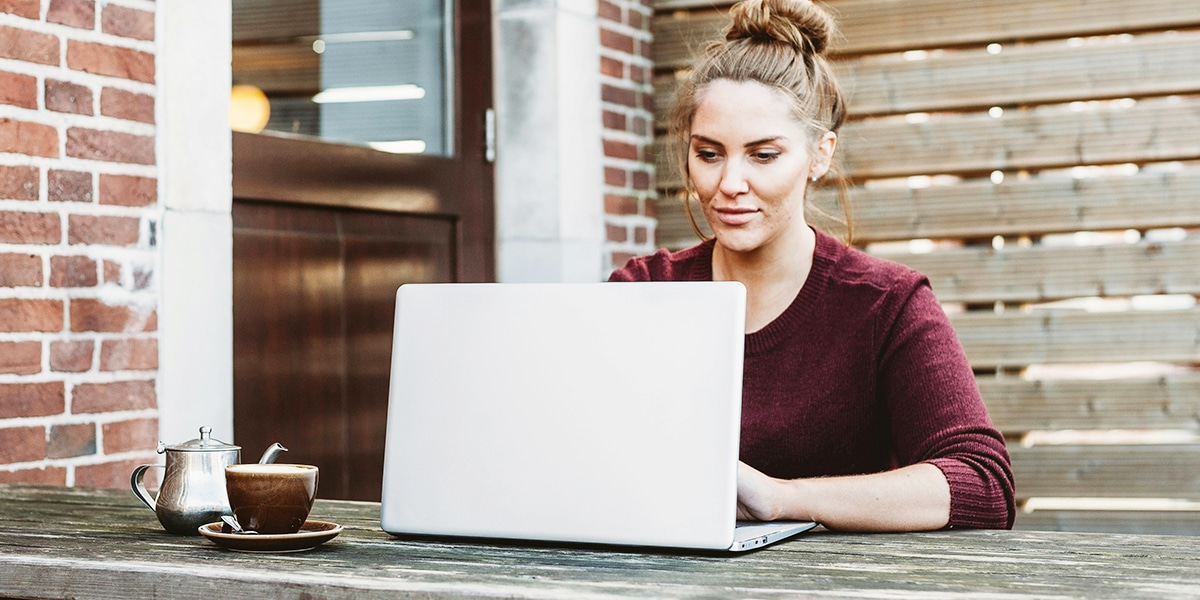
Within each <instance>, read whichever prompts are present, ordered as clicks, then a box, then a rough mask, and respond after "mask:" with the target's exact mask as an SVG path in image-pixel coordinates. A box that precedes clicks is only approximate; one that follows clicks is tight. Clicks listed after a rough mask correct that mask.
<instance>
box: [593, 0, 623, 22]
mask: <svg viewBox="0 0 1200 600" xmlns="http://www.w3.org/2000/svg"><path fill="white" fill-rule="evenodd" d="M596 14H597V15H598V16H599V17H600V18H601V19H608V20H609V21H616V22H617V23H620V22H621V7H620V6H617V5H616V4H613V3H612V2H608V0H600V1H599V2H598V3H597V7H596Z"/></svg>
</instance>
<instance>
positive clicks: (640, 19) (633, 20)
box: [625, 10, 649, 31]
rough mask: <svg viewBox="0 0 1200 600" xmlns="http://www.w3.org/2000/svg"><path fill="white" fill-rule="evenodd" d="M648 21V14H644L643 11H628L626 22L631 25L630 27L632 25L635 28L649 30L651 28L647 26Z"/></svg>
mask: <svg viewBox="0 0 1200 600" xmlns="http://www.w3.org/2000/svg"><path fill="white" fill-rule="evenodd" d="M646 22H647V19H646V15H643V14H642V13H640V12H638V11H636V10H630V11H629V12H627V13H626V19H625V24H626V25H629V26H630V27H632V28H634V29H638V30H641V31H647V30H648V29H649V28H648V27H646Z"/></svg>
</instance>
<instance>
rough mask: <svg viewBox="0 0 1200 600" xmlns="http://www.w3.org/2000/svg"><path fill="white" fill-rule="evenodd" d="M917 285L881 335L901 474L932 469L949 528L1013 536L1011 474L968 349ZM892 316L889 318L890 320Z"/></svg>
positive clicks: (883, 388) (883, 389)
mask: <svg viewBox="0 0 1200 600" xmlns="http://www.w3.org/2000/svg"><path fill="white" fill-rule="evenodd" d="M914 277H919V280H918V281H916V285H915V286H913V282H912V281H909V282H907V284H906V286H905V287H906V288H908V290H909V293H907V294H900V295H897V296H893V297H899V298H905V299H906V301H904V302H901V303H900V306H899V307H898V309H897V310H896V311H895V312H894V313H893V314H894V319H888V318H884V319H881V322H880V323H879V324H880V326H881V327H882V328H883V330H882V331H878V332H877V336H878V337H877V339H878V340H879V341H880V342H881V346H880V360H879V363H878V365H879V369H880V371H879V373H878V376H879V383H880V388H879V389H880V393H881V394H883V397H882V398H881V400H882V401H883V402H885V405H886V406H887V407H888V411H889V413H890V414H891V428H892V431H891V433H892V439H893V442H894V445H895V446H894V452H895V459H896V461H897V462H898V464H899V466H904V465H910V464H915V463H919V462H928V463H931V464H933V465H935V466H937V467H938V468H939V469H941V471H942V473H943V474H945V476H946V480H947V481H948V482H949V484H950V521H949V524H948V527H977V528H1009V529H1010V528H1012V525H1013V519H1014V518H1015V516H1016V507H1015V493H1014V484H1013V476H1012V467H1011V465H1010V463H1009V456H1008V451H1007V449H1006V448H1005V444H1004V438H1003V436H1001V434H1000V433H999V432H998V431H997V430H996V429H995V427H994V426H993V425H992V422H991V418H990V417H989V416H988V414H987V409H986V408H985V407H984V404H983V400H982V398H981V397H980V395H979V388H978V385H977V384H976V382H975V376H974V373H973V372H972V371H971V367H970V364H969V363H968V362H967V358H966V355H965V353H964V352H963V349H962V345H961V343H960V342H959V341H958V338H957V336H956V335H955V333H954V330H953V328H952V326H951V324H950V321H949V319H948V318H947V317H946V314H945V312H944V311H943V310H942V308H941V305H940V304H938V302H937V299H936V298H935V297H934V295H933V291H932V290H931V289H930V287H929V285H928V281H927V280H925V279H924V278H923V277H920V276H919V275H916V274H914ZM887 313H888V311H886V310H885V311H884V313H883V314H884V315H885V317H886V315H887Z"/></svg>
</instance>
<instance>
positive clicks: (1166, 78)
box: [654, 0, 1200, 534]
mask: <svg viewBox="0 0 1200 600" xmlns="http://www.w3.org/2000/svg"><path fill="white" fill-rule="evenodd" d="M731 4H732V2H730V1H728V0H657V2H656V11H657V12H656V17H655V23H654V32H655V36H656V37H655V65H656V72H655V85H656V97H655V107H656V117H657V123H656V125H657V127H658V130H659V132H660V133H662V132H663V128H664V126H665V116H666V114H667V113H668V110H669V107H670V102H671V96H672V94H673V90H674V85H675V81H676V80H677V77H678V76H679V74H680V73H681V72H682V71H683V70H684V69H686V68H687V66H688V65H689V64H690V63H691V61H692V59H693V57H694V56H695V55H696V53H697V52H698V51H699V50H700V49H702V48H703V47H704V46H705V45H707V44H708V43H709V42H710V41H712V40H715V39H718V38H719V36H720V34H721V31H722V30H723V28H724V27H725V26H726V25H727V23H728V16H727V11H728V8H729V6H730V5H731ZM823 5H824V6H826V7H827V8H829V9H831V10H832V11H833V12H834V13H835V15H837V16H838V18H839V23H840V26H841V38H840V39H838V40H836V41H835V43H834V45H833V48H832V50H831V55H832V58H833V59H834V61H835V68H836V69H837V72H838V75H839V77H840V79H841V81H842V83H843V86H844V88H845V89H846V91H847V93H848V94H849V104H850V113H851V116H850V119H849V121H848V122H847V124H846V125H845V126H844V128H843V130H842V132H841V145H840V146H839V153H840V162H841V168H842V171H843V175H844V176H845V179H846V181H847V183H848V198H849V200H850V205H851V207H852V209H853V211H852V212H853V243H855V245H857V246H859V247H862V248H864V249H866V250H867V251H868V252H872V253H875V254H878V255H880V256H883V257H885V258H889V259H892V260H896V261H899V262H904V263H906V264H909V265H910V266H912V267H913V268H916V269H918V270H920V271H922V272H923V273H926V274H927V275H928V276H929V278H930V281H931V283H932V285H933V288H934V291H935V292H936V293H937V295H938V297H939V299H940V300H941V301H942V302H943V303H944V305H945V306H946V308H947V311H948V312H949V313H950V317H951V322H952V323H953V324H954V326H955V329H956V331H958V334H959V337H960V339H961V340H962V342H963V346H964V349H965V350H966V352H967V356H968V358H969V359H970V360H971V363H972V365H973V367H974V368H975V369H976V375H977V380H978V381H979V385H980V390H981V393H982V394H983V397H984V400H985V402H987V404H988V407H989V410H990V411H991V414H992V418H993V420H994V421H995V422H996V424H997V426H998V427H999V428H1000V429H1001V430H1002V431H1003V432H1004V434H1005V436H1006V437H1007V438H1008V440H1009V447H1010V452H1011V454H1012V456H1013V465H1014V470H1015V472H1016V477H1017V489H1018V496H1019V501H1020V502H1021V506H1022V509H1023V510H1022V512H1021V513H1020V514H1019V516H1018V519H1017V527H1019V528H1036V529H1070V530H1079V531H1145V532H1154V533H1183V534H1200V368H1197V367H1198V366H1200V305H1197V303H1196V297H1197V296H1200V69H1197V68H1196V65H1198V64H1200V8H1197V6H1196V4H1195V0H1147V1H1146V2H1137V3H1133V2H1127V1H1116V0H1098V1H1097V0H1087V1H1085V0H1060V1H1054V2H1046V1H1045V0H1005V1H1003V2H1001V1H999V0H981V1H978V2H961V1H958V0H925V1H922V2H906V1H904V0H828V1H826V2H824V3H823ZM665 148H666V144H665V141H664V139H663V138H662V137H661V136H660V139H659V144H658V149H657V151H658V172H657V187H658V189H659V192H660V199H659V201H658V205H657V211H658V215H659V224H658V232H657V240H658V243H659V245H661V246H663V247H667V248H679V247H683V246H687V245H691V244H693V243H695V242H696V241H697V238H696V237H695V235H694V234H693V233H692V231H691V226H690V224H689V223H688V220H687V218H686V215H685V213H684V208H683V203H682V202H681V197H682V196H681V194H680V192H679V190H680V187H681V184H682V182H681V179H680V176H679V174H678V173H677V172H676V170H675V168H674V167H673V166H672V161H671V160H669V157H667V155H666V151H665ZM831 187H832V186H830V187H828V188H824V189H818V190H814V193H813V194H811V198H810V202H811V204H812V205H813V207H814V208H818V209H822V210H824V211H825V212H827V213H833V214H841V208H840V200H839V195H838V194H837V193H835V191H834V190H833V189H830V188H831ZM694 212H695V213H696V214H697V216H699V212H698V210H696V211H694ZM811 218H812V222H814V223H815V224H817V225H818V226H821V227H825V228H827V229H829V230H830V231H831V232H834V233H843V231H844V229H843V228H842V227H840V226H838V225H836V224H833V223H831V222H829V221H828V220H827V219H824V218H822V217H819V216H817V215H816V214H815V212H814V215H813V216H812V217H811Z"/></svg>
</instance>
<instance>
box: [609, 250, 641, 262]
mask: <svg viewBox="0 0 1200 600" xmlns="http://www.w3.org/2000/svg"><path fill="white" fill-rule="evenodd" d="M635 256H637V255H636V254H631V253H629V252H613V253H612V264H614V265H624V264H625V263H627V262H629V259H631V258H633V257H635Z"/></svg>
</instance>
